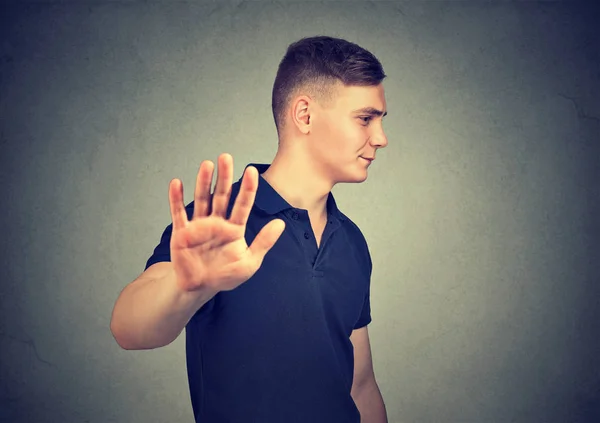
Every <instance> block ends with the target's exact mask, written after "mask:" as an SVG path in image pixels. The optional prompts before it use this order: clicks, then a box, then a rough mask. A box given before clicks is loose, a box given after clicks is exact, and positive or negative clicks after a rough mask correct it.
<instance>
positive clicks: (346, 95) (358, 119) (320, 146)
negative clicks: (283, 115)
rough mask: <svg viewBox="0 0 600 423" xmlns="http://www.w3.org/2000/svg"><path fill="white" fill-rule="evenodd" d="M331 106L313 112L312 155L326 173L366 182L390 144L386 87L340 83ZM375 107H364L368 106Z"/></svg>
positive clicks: (338, 178)
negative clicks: (385, 117)
mask: <svg viewBox="0 0 600 423" xmlns="http://www.w3.org/2000/svg"><path fill="white" fill-rule="evenodd" d="M338 87H339V88H337V92H336V96H335V98H334V100H333V101H332V104H331V107H328V108H323V107H320V106H319V105H318V104H317V105H315V108H314V113H313V114H312V115H311V121H312V125H311V126H312V129H311V141H310V149H311V156H312V157H313V158H314V159H315V161H316V162H317V164H318V165H319V170H320V171H321V172H323V174H324V176H326V177H327V178H329V179H331V181H332V182H333V183H334V184H335V183H337V182H363V181H364V180H366V179H367V169H368V168H369V166H373V165H376V164H375V163H373V164H370V163H369V161H367V160H365V159H363V158H362V157H368V158H373V157H375V152H376V150H377V149H378V148H383V147H385V146H386V145H387V137H386V136H385V133H384V131H383V125H382V118H383V115H382V116H377V113H376V111H380V112H383V113H387V105H386V101H385V95H384V90H383V86H382V85H381V84H379V85H377V86H368V87H359V86H349V87H344V86H343V85H342V84H339V85H338ZM369 108H370V109H372V110H370V111H369V110H364V109H369Z"/></svg>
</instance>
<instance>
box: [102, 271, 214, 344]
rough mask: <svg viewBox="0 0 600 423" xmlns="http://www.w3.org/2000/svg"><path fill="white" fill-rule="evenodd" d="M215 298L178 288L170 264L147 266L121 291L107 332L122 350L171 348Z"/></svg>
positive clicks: (205, 293) (200, 292) (201, 291)
mask: <svg viewBox="0 0 600 423" xmlns="http://www.w3.org/2000/svg"><path fill="white" fill-rule="evenodd" d="M213 296H214V294H209V293H207V292H205V290H200V291H196V292H184V291H182V290H181V289H178V288H177V283H176V282H175V274H174V272H173V265H172V264H171V262H160V263H155V264H153V265H152V266H150V267H149V268H148V269H146V271H144V273H142V274H141V275H140V276H139V277H138V278H137V279H136V280H135V281H133V282H131V283H130V284H129V285H127V286H126V287H125V289H123V291H122V292H121V294H120V295H119V298H118V299H117V301H116V303H115V307H114V309H113V314H112V318H111V322H110V330H111V332H112V334H113V336H114V338H115V340H116V341H117V343H118V344H119V345H120V346H121V348H124V349H127V350H140V349H151V348H158V347H162V346H164V345H167V344H170V343H171V342H172V341H174V340H175V339H176V338H177V336H178V335H179V334H180V333H181V331H182V330H183V328H184V327H185V325H186V324H187V323H188V321H189V320H190V319H191V318H192V316H193V315H194V313H195V312H196V311H197V310H198V309H199V308H200V307H202V306H203V305H204V304H205V303H207V302H208V301H209V300H210V299H211V298H212V297H213Z"/></svg>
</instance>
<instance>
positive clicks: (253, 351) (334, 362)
mask: <svg viewBox="0 0 600 423" xmlns="http://www.w3.org/2000/svg"><path fill="white" fill-rule="evenodd" d="M384 78H385V74H384V72H383V68H382V66H381V64H380V63H379V61H378V60H377V59H376V58H375V57H374V56H373V55H372V54H371V53H369V52H368V51H366V50H364V49H362V48H361V47H359V46H357V45H356V44H353V43H350V42H347V41H345V40H342V39H338V38H332V37H324V36H319V37H311V38H304V39H302V40H300V41H297V42H296V43H293V44H291V45H290V46H289V47H288V50H287V52H286V54H285V56H284V58H283V60H282V61H281V63H280V65H279V69H278V72H277V76H276V78H275V84H274V87H273V101H272V107H273V115H274V118H275V125H276V127H277V132H278V138H279V149H278V151H277V154H276V157H275V159H274V160H273V162H272V164H271V165H268V164H250V165H248V166H247V167H246V169H245V172H244V174H243V176H242V177H241V178H240V180H239V181H237V182H236V183H235V184H232V182H233V162H232V160H233V159H232V157H231V156H230V155H228V154H222V155H221V156H219V159H218V177H217V182H216V186H215V191H214V193H213V194H211V193H210V191H211V186H212V176H213V171H214V166H213V163H212V162H210V161H204V162H202V164H201V165H200V170H199V172H198V178H197V181H196V189H195V193H194V201H193V202H192V203H190V204H188V205H187V206H185V207H184V204H183V186H182V184H181V182H180V181H179V180H177V179H174V180H172V181H171V184H170V185H169V202H170V207H171V217H172V221H173V223H172V224H171V225H169V226H167V228H166V229H165V231H164V233H163V235H162V238H161V241H160V243H159V245H158V246H157V247H156V248H155V250H154V254H153V255H152V256H151V257H150V258H149V260H148V262H147V263H146V269H145V271H144V272H143V273H142V274H141V275H140V276H139V277H138V278H137V279H136V280H135V281H133V282H132V283H131V284H129V285H128V286H127V287H125V289H124V290H123V291H122V292H121V294H120V296H119V298H118V299H117V302H116V304H115V308H114V311H113V315H112V320H111V330H112V333H113V335H114V337H115V339H116V341H117V342H118V344H119V345H120V346H121V347H122V348H125V349H147V348H157V347H160V346H163V345H167V344H169V343H170V342H172V341H173V340H174V339H175V338H177V336H178V335H179V334H180V333H181V331H182V330H183V328H186V354H187V368H188V379H189V386H190V394H191V399H192V406H193V410H194V416H195V419H196V422H198V423H221V422H240V423H241V422H244V423H246V422H247V423H254V422H255V423H294V422H298V423H354V422H357V423H358V422H362V423H385V422H387V417H386V411H385V406H384V403H383V400H382V397H381V393H380V391H379V388H378V386H377V383H376V381H375V376H374V372H373V366H372V359H371V351H370V345H369V337H368V332H367V325H368V324H369V323H370V321H371V313H370V299H369V293H370V277H371V270H372V262H371V257H370V254H369V249H368V246H367V243H366V241H365V239H364V237H363V235H362V233H361V231H360V229H359V228H358V227H357V226H356V225H355V224H354V223H353V222H352V221H351V220H350V219H349V218H348V217H346V216H345V215H344V214H343V213H342V212H341V211H340V210H339V209H338V208H337V206H336V203H335V200H334V198H333V195H332V194H331V189H332V187H333V186H334V185H335V184H336V183H339V182H362V181H364V180H365V179H366V178H367V171H368V168H369V166H370V164H371V161H372V160H373V159H374V158H375V153H376V150H377V149H378V148H383V147H385V146H386V145H387V139H386V136H385V134H384V131H383V128H382V118H383V116H385V115H386V114H387V112H386V102H385V96H384V90H383V87H382V85H381V81H382V80H383V79H384ZM248 246H250V247H248Z"/></svg>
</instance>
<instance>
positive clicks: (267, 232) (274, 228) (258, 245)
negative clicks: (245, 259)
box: [248, 219, 285, 269]
mask: <svg viewBox="0 0 600 423" xmlns="http://www.w3.org/2000/svg"><path fill="white" fill-rule="evenodd" d="M284 230H285V222H284V221H283V220H281V219H273V220H271V221H270V222H269V223H267V224H266V225H265V226H264V227H263V228H262V229H261V230H260V232H259V233H258V235H256V237H255V238H254V240H253V241H252V245H250V247H248V249H249V250H250V251H249V252H250V254H251V256H252V259H253V260H255V263H256V266H257V269H258V268H259V267H260V265H261V264H262V262H263V259H264V258H265V255H266V254H267V253H268V252H269V250H270V249H271V248H272V247H273V245H275V243H276V242H277V240H278V239H279V237H280V236H281V234H282V233H283V231H284Z"/></svg>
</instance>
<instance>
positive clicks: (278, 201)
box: [239, 163, 347, 221]
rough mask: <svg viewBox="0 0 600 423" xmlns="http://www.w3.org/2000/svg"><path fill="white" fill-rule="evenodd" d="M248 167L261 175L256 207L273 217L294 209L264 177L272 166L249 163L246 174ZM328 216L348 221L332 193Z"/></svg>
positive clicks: (328, 203) (329, 197)
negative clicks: (253, 168) (251, 167)
mask: <svg viewBox="0 0 600 423" xmlns="http://www.w3.org/2000/svg"><path fill="white" fill-rule="evenodd" d="M248 166H253V167H255V168H256V169H257V170H258V174H259V178H258V190H257V191H256V198H255V200H254V205H255V206H256V207H258V208H259V209H261V210H263V211H264V212H266V213H268V214H271V215H273V214H277V213H279V212H281V211H283V210H286V209H290V208H293V206H291V205H290V204H289V203H288V202H287V201H285V200H284V199H283V197H282V196H281V195H279V193H278V192H277V191H275V189H274V188H273V187H272V186H271V185H270V184H269V183H268V182H267V180H266V179H265V178H263V177H262V174H263V173H264V172H265V171H266V170H267V169H268V168H269V167H270V166H271V165H270V164H263V163H249V164H248V165H246V167H245V168H244V172H245V171H246V169H247V168H248ZM243 176H244V174H243V173H242V177H241V178H240V179H239V183H240V186H241V183H242V178H243ZM327 214H328V215H329V216H336V217H337V218H338V219H339V220H340V221H345V220H347V218H346V216H344V214H343V213H342V212H341V211H340V210H339V209H338V208H337V204H336V202H335V199H334V198H333V194H332V193H331V192H330V193H329V196H328V197H327Z"/></svg>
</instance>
